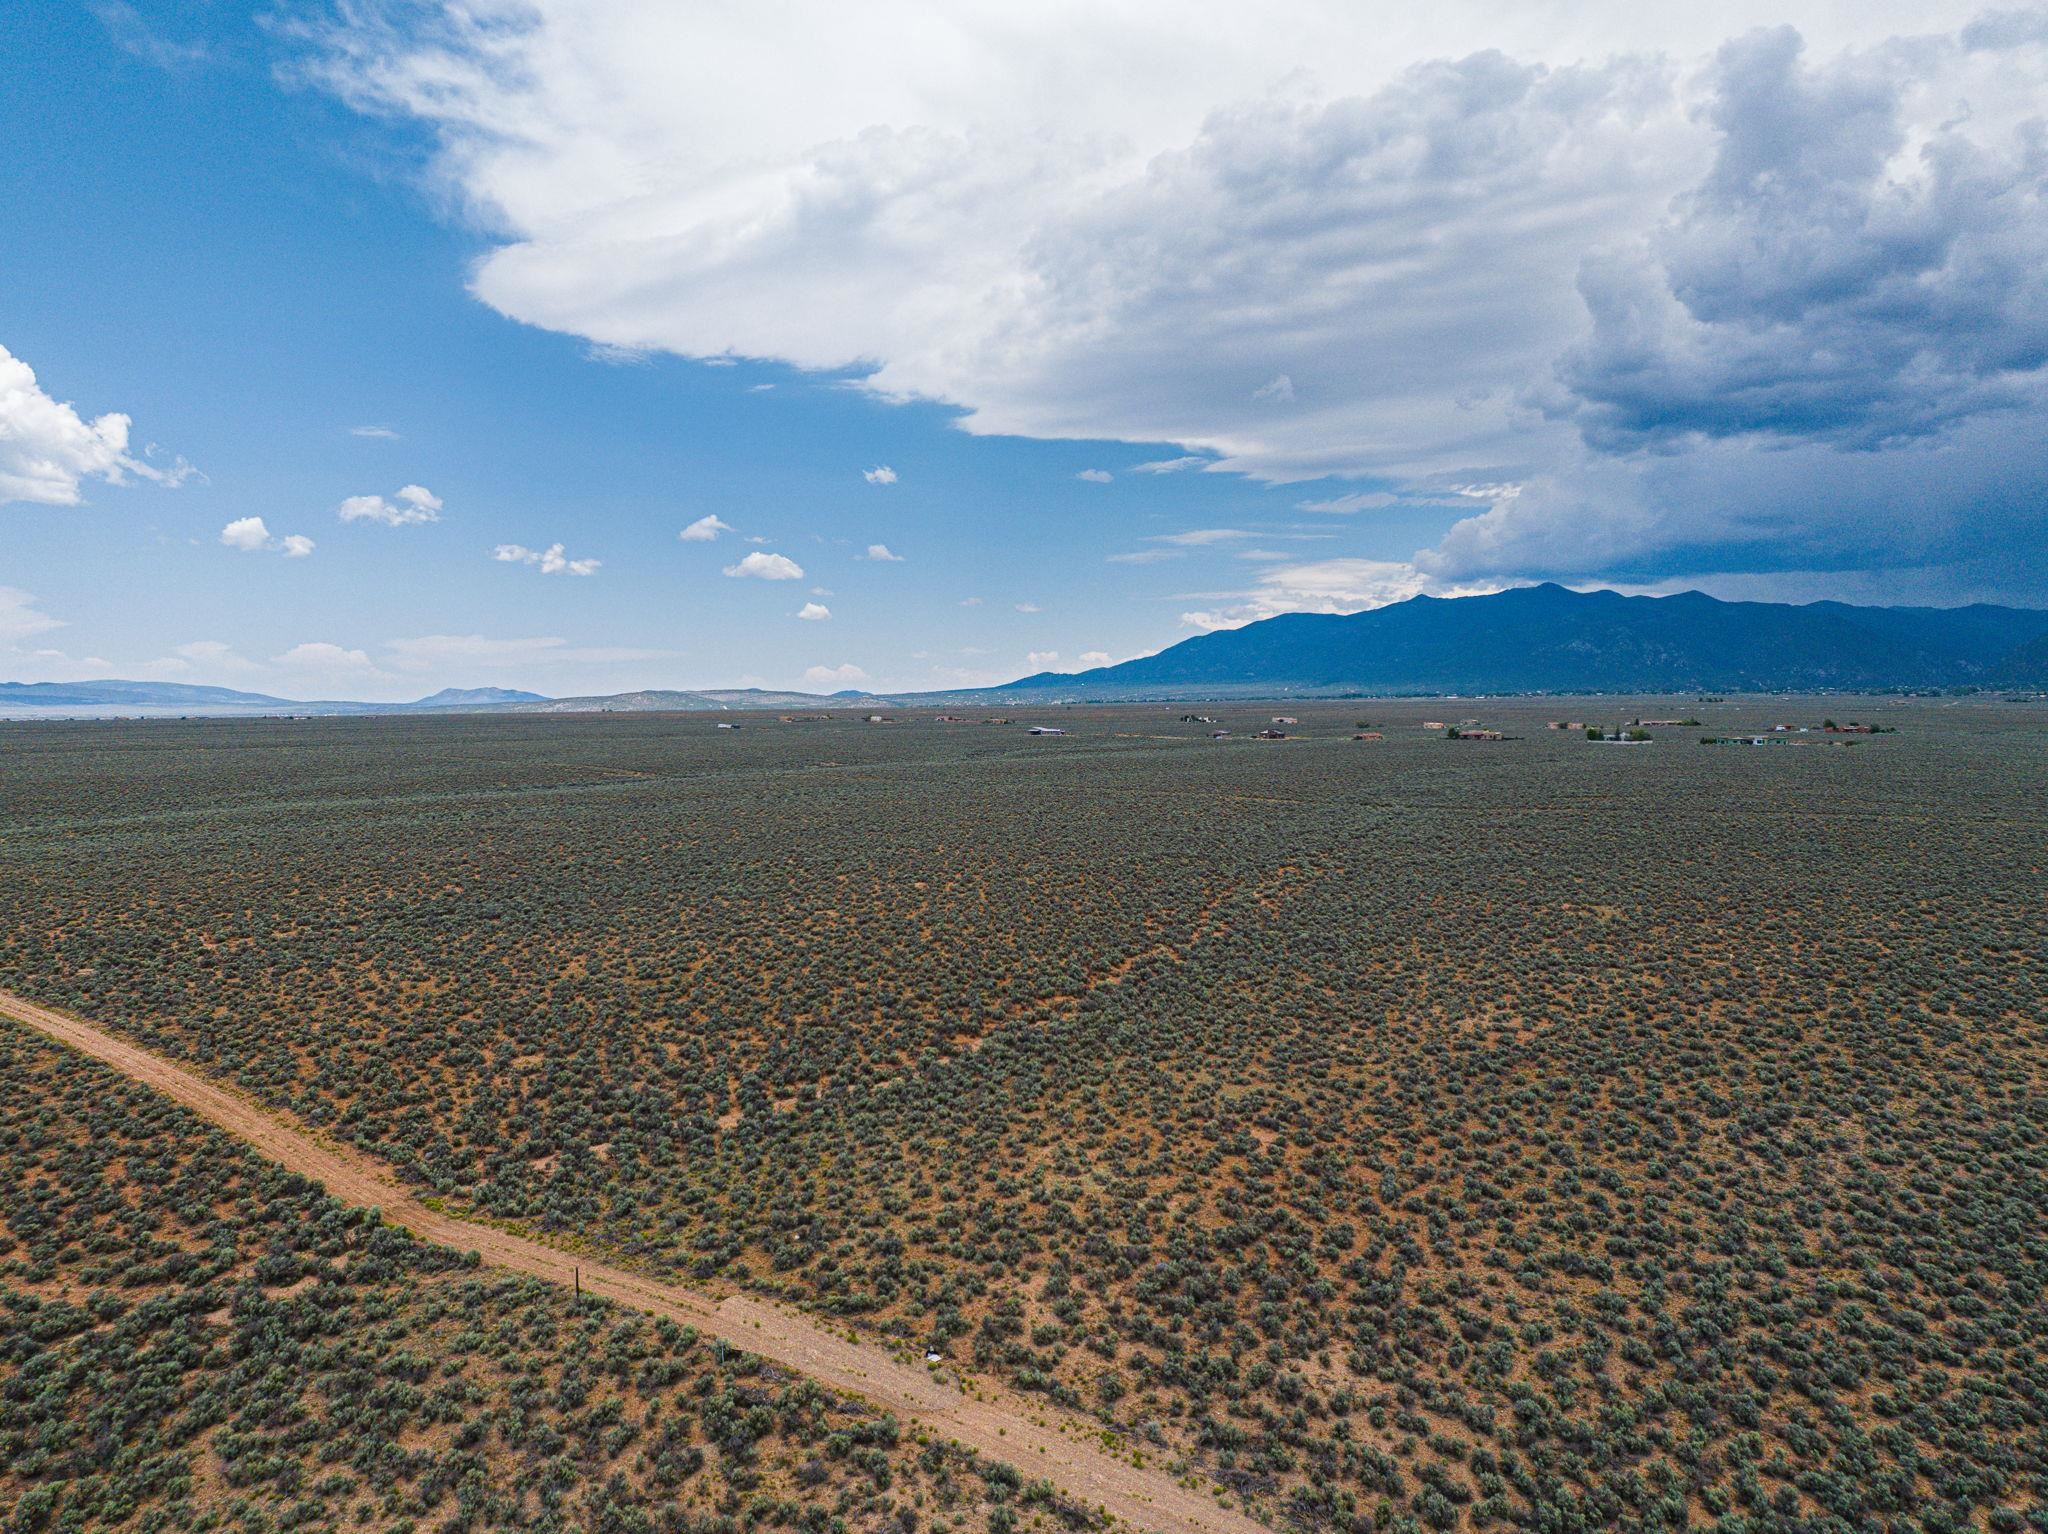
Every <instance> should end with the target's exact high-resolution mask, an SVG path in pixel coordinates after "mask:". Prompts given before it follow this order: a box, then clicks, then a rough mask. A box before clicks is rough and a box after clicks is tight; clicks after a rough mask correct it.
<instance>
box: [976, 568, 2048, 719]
mask: <svg viewBox="0 0 2048 1534" xmlns="http://www.w3.org/2000/svg"><path fill="white" fill-rule="evenodd" d="M2043 682H2048V612H2043V611H2039V610H2035V609H2030V608H2015V607H1993V606H1988V605H1984V604H1981V603H1980V604H1978V605H1975V606H1970V607H1854V606H1851V605H1849V604H1848V603H1845V602H1813V603H1808V604H1805V605H1801V606H1793V605H1790V604H1787V603H1783V602H1723V601H1720V600H1719V599H1717V598H1714V597H1710V596H1706V595H1704V594H1703V593H1701V592H1697V591H1688V592H1683V593H1680V594H1679V595H1676V596H1668V597H1630V596H1623V595H1621V594H1620V593H1619V592H1614V591H1584V592H1580V591H1571V590H1568V589H1566V588H1565V587H1563V586H1557V585H1547V584H1546V585H1541V586H1524V587H1517V588H1515V589H1513V590H1509V591H1502V592H1496V593H1494V594H1493V595H1491V596H1479V597H1455V598H1440V597H1427V596H1419V597H1412V598H1410V599H1409V600H1408V601H1405V602H1396V603H1394V604H1392V605H1391V606H1387V607H1379V608H1374V609H1372V610H1370V611H1368V612H1358V613H1346V614H1342V615H1326V614H1320V613H1285V614H1282V615H1281V616H1279V617H1275V618H1267V619H1264V620H1262V621H1260V622H1257V623H1249V624H1246V625H1245V626H1244V627H1243V628H1238V629H1229V630H1225V631H1222V632H1219V633H1213V634H1203V635H1199V636H1197V637H1196V638H1193V639H1188V640H1183V641H1182V642H1181V643H1179V644H1177V645H1173V646H1171V647H1170V648H1168V649H1165V650H1161V651H1160V652H1159V653H1158V654H1156V655H1148V656H1145V657H1143V658H1142V659H1139V660H1132V661H1125V662H1124V663H1123V664H1121V665H1116V666H1101V667H1097V668H1096V669H1094V670H1092V671H1082V672H1077V673H1068V674H1060V673H1053V672H1040V673H1038V674H1037V675H1034V676H1027V677H1024V678H1021V679H1020V680H1018V681H1016V682H1013V683H1011V684H1010V687H1011V688H1012V689H1016V690H1025V691H1039V692H1042V691H1045V690H1049V689H1050V690H1055V691H1057V692H1059V693H1060V694H1061V695H1062V696H1067V695H1086V696H1093V697H1109V696H1126V695H1138V694H1150V695H1153V696H1169V695H1184V694H1186V693H1189V692H1199V691H1203V690H1208V689H1217V688H1224V689H1229V690H1232V691H1240V690H1243V689H1245V688H1247V687H1249V688H1252V689H1255V690H1259V691H1269V692H1270V691H1283V692H1373V693H1417V694H1422V693H1446V692H1460V693H1480V692H1484V693H1529V692H1557V693H1564V692H1690V691H1714V692H1781V691H1801V690H1815V689H1820V690H1830V689H1833V690H1859V689H1886V688H1894V687H1913V688H1929V687H1959V686H1994V687H1996V686H2019V685H2034V684H2039V683H2043Z"/></svg>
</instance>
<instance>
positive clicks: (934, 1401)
mask: <svg viewBox="0 0 2048 1534" xmlns="http://www.w3.org/2000/svg"><path fill="white" fill-rule="evenodd" d="M0 1015H5V1016H7V1017H10V1018H13V1019H14V1020H15V1021H17V1022H20V1023H23V1024H26V1025H27V1026H28V1027H31V1028H34V1029H36V1030H37V1031H39V1032H41V1033H44V1034H47V1035H49V1036H50V1037H51V1038H53V1039H56V1040H58V1041H59V1042H60V1043H63V1044H67V1045H69V1046H70V1047H72V1048H73V1049H76V1050H79V1051H80V1052H82V1053H84V1054H88V1055H91V1056H92V1057H93V1058H95V1059H97V1060H101V1061H104V1062H105V1063H106V1064H108V1065H111V1066H112V1067H114V1069H116V1070H118V1071H120V1072H121V1073H122V1074H124V1075H126V1076H130V1077H132V1078H134V1079H135V1080H137V1081H140V1082H145V1083H147V1084H148V1085H149V1086H152V1087H154V1088H156V1089H157V1090H158V1091H160V1092H163V1093H165V1094H166V1095H168V1096H170V1097H173V1098H176V1099H177V1100H178V1101H179V1102H181V1103H183V1104H184V1105H185V1106H186V1107H187V1108H190V1109H191V1110H192V1111H193V1112H195V1113H197V1114H199V1115H200V1116H201V1117H202V1118H205V1119H208V1120H210V1121H211V1122H213V1123H215V1124H218V1125H219V1126H220V1127H221V1128H223V1129H225V1130H227V1131H228V1132H229V1133H231V1134H233V1135H236V1136H237V1137H238V1138H240V1139H241V1140H243V1141H245V1142H246V1143H247V1144H248V1145H249V1146H250V1147H251V1148H253V1149H254V1150H256V1151H258V1152H260V1153H261V1154H262V1155H264V1156H267V1157H269V1158H270V1159H271V1160H273V1161H275V1162H277V1163H278V1164H280V1165H281V1166H285V1167H288V1168H290V1169H291V1170H292V1171H294V1172H297V1173H299V1174H300V1175H302V1176H305V1177H309V1178H312V1179H313V1180H314V1181H316V1182H318V1183H320V1184H321V1185H322V1186H323V1187H325V1188H326V1189H327V1191H328V1192H329V1193H330V1194H332V1195H333V1196H334V1197H335V1198H337V1199H340V1200H341V1201H342V1202H343V1203H347V1204H357V1205H363V1206H367V1207H370V1208H374V1209H376V1210H378V1211H380V1212H381V1213H382V1215H383V1217H384V1218H385V1219H386V1220H388V1221H390V1222H391V1223H392V1224H394V1225H399V1226H402V1227H404V1228H405V1229H406V1230H409V1231H411V1232H413V1234H415V1235H417V1236H420V1237H422V1238H424V1239H425V1240H428V1241H433V1242H437V1243H439V1244H440V1245H443V1246H449V1247H453V1248H455V1249H456V1250H457V1251H474V1252H476V1253H477V1254H478V1255H479V1257H481V1259H482V1260H483V1262H484V1263H485V1264H487V1265H488V1266H491V1267H495V1268H504V1269H506V1270H507V1271H509V1272H514V1273H526V1274H531V1275H532V1276H534V1277H536V1278H543V1279H547V1280H548V1281H549V1282H551V1283H557V1284H561V1285H562V1286H564V1287H565V1288H566V1287H568V1286H569V1285H570V1284H571V1283H572V1282H574V1281H576V1278H577V1275H578V1273H579V1272H580V1275H581V1282H582V1286H583V1287H584V1288H585V1289H586V1290H588V1291H589V1292H590V1293H592V1294H597V1295H602V1296H604V1297H605V1298H606V1299H608V1300H611V1301H613V1302H614V1303H615V1304H620V1305H630V1306H633V1307H634V1308H635V1309H638V1310H643V1311H645V1312H647V1313H648V1314H649V1315H655V1316H667V1317H670V1318H671V1319H673V1320H676V1321H678V1322H682V1323H685V1324H687V1325H690V1326H694V1327H696V1328H697V1330H698V1331H699V1332H702V1333H704V1334H706V1335H707V1336H712V1337H722V1338H724V1339H725V1340H726V1341H727V1342H729V1343H732V1344H733V1345H734V1346H737V1347H741V1348H744V1349H746V1350H747V1351H748V1352H750V1353H758V1354H760V1355H761V1356H762V1357H764V1358H770V1359H773V1360H774V1361H775V1362H777V1363H779V1364H784V1365H786V1366H788V1367H789V1368H792V1369H795V1370H798V1371H799V1372H801V1373H804V1374H807V1375H809V1376H810V1377H811V1378H813V1379H815V1380H817V1381H819V1382H820V1383H821V1384H824V1385H827V1386H830V1387H831V1388H833V1389H834V1390H838V1391H842V1392H846V1393H850V1394H855V1395H859V1396H861V1397H863V1398H865V1399H866V1400H868V1401H871V1402H873V1403H874V1404H875V1405H876V1406H878V1407H881V1408H882V1409H884V1410H886V1411H890V1412H893V1413H895V1414H896V1416H897V1417H898V1418H900V1419H901V1420H902V1421H903V1422H904V1423H905V1424H906V1425H910V1424H915V1425H916V1426H919V1427H923V1428H925V1429H927V1430H928V1431H930V1432H931V1433H933V1434H934V1435H936V1436H938V1437H940V1438H946V1439H952V1440H954V1441H955V1442H957V1443H960V1444H963V1445H965V1446H967V1447H969V1448H972V1449H974V1450H975V1451H977V1452H978V1453H981V1454H984V1455H987V1456H988V1457H990V1458H991V1459H999V1460H1006V1461H1008V1462H1009V1463H1010V1464H1013V1465H1015V1466H1016V1467H1017V1468H1018V1470H1019V1471H1020V1472H1021V1473H1022V1474H1023V1475H1024V1476H1025V1477H1026V1478H1027V1479H1040V1478H1042V1479H1045V1480H1048V1481H1051V1482H1052V1483H1053V1485H1054V1486H1056V1487H1057V1488H1059V1490H1060V1491H1061V1492H1063V1493H1065V1494H1066V1495H1067V1496H1069V1497H1072V1498H1074V1499H1076V1500H1077V1501H1080V1502H1084V1503H1087V1504H1088V1505H1090V1506H1100V1507H1102V1508H1104V1509H1106V1510H1107V1511H1109V1512H1110V1513H1112V1514H1114V1515H1115V1516H1116V1517H1118V1518H1120V1519H1123V1520H1124V1521H1125V1522H1127V1523H1130V1524H1133V1525H1135V1526H1137V1527H1139V1528H1142V1529H1150V1530H1156V1531H1158V1534H1261V1531H1262V1530H1263V1529H1264V1525H1262V1524H1259V1523H1256V1522H1254V1521H1253V1520H1252V1519H1250V1518H1248V1517H1246V1516H1245V1515H1244V1514H1243V1513H1240V1512H1237V1511H1234V1510H1232V1509H1228V1508H1225V1507H1223V1506H1222V1505H1220V1504H1219V1503H1218V1502H1217V1501H1216V1499H1215V1496H1214V1495H1213V1494H1212V1493H1210V1492H1208V1491H1206V1490H1192V1489H1190V1488H1188V1487H1184V1486H1182V1485H1180V1484H1179V1483H1178V1482H1177V1481H1175V1480H1174V1479H1173V1477H1172V1476H1170V1475H1168V1474H1167V1473H1166V1472H1165V1471H1163V1470H1159V1469H1154V1468H1150V1467H1148V1468H1145V1469H1139V1468H1138V1467H1136V1466H1134V1465H1132V1464H1131V1463H1130V1462H1129V1461H1128V1459H1125V1458H1119V1457H1117V1456H1116V1455H1114V1454H1112V1453H1110V1452H1109V1450H1108V1449H1106V1448H1105V1447H1103V1446H1102V1443H1101V1439H1100V1430H1099V1429H1097V1428H1095V1427H1093V1425H1092V1424H1091V1423H1090V1422H1089V1421H1088V1420H1087V1419H1085V1418H1082V1417H1079V1416H1075V1415H1065V1414H1062V1413H1060V1412H1059V1410H1058V1409H1057V1408H1054V1407H1052V1406H1050V1405H1047V1404H1040V1403H1035V1402H1026V1401H1025V1400H1023V1399H1022V1398H1020V1397H1018V1396H1017V1395H1015V1394H1014V1393H1012V1392H1009V1391H1006V1390H1004V1389H1003V1388H1002V1387H1000V1386H998V1385H996V1384H994V1383H993V1382H989V1381H979V1380H977V1381H974V1382H972V1384H971V1389H972V1390H973V1391H974V1392H975V1393H974V1394H965V1393H963V1392H962V1390H961V1388H960V1387H959V1386H958V1385H955V1384H952V1383H950V1382H946V1381H942V1380H939V1379H936V1378H934V1377H933V1376H932V1374H931V1373H930V1371H928V1370H926V1369H925V1368H923V1367H921V1366H919V1365H914V1364H905V1363H900V1362H898V1361H897V1360H896V1359H895V1358H893V1357H892V1356H890V1355H889V1354H888V1353H886V1352H884V1351H883V1350H882V1349H880V1348H878V1347H875V1346H872V1345H870V1344H867V1343H861V1342H855V1341H851V1340H849V1339H848V1337H847V1335H846V1333H845V1332H843V1331H833V1330H832V1329H831V1328H830V1327H829V1326H828V1325H826V1324H825V1323H823V1322H820V1321H818V1320H815V1319H813V1318H812V1317H810V1316H808V1315H805V1314H804V1313H802V1312H801V1311H797V1310H794V1309H791V1308H789V1307H787V1306H783V1305H777V1304H773V1303H770V1302H768V1301H765V1300H761V1299H757V1298H754V1297H752V1296H750V1295H740V1294H735V1295H729V1296H727V1297H725V1298H723V1299H717V1298H714V1297H713V1296H711V1295H709V1294H705V1293H701V1292H699V1291H696V1290H692V1289H687V1288H684V1287H682V1286H680V1285H676V1284H667V1283H662V1282H660V1281H659V1280H656V1279H651V1278H645V1277H642V1276H641V1275H639V1274H637V1273H633V1272H631V1271H629V1270H627V1269H625V1268H619V1267H613V1266H610V1265H609V1264H606V1263H602V1262H592V1261H587V1260H585V1259H583V1258H580V1257H571V1256H569V1255H567V1254H565V1253H563V1252H560V1251H557V1250H556V1249H555V1248H553V1247H551V1246H547V1245H544V1244H542V1243H541V1242H538V1241H533V1240H530V1239H528V1238H526V1237H523V1236H516V1235H512V1234H509V1233H508V1232H505V1231H501V1230H494V1229H493V1228H491V1227H490V1226H488V1225H479V1224H475V1223H473V1222H471V1221H468V1220H463V1219H459V1218H457V1217H455V1216H453V1215H449V1214H444V1213H441V1212H440V1211H438V1210H434V1209H429V1208H428V1207H427V1206H426V1205H425V1204H423V1203H421V1202H420V1201H419V1200H418V1199H417V1198H416V1197H414V1196H413V1195H412V1194H411V1193H410V1192H408V1191H407V1190H406V1189H405V1188H404V1187H402V1186H401V1185H400V1184H399V1183H398V1182H397V1181H396V1180H395V1179H394V1178H393V1177H392V1176H391V1174H390V1173H389V1172H388V1171H387V1170H386V1169H385V1168H384V1167H383V1166H381V1165H380V1164H378V1163H377V1162H376V1161H374V1160H372V1159H371V1158H370V1157H368V1156H365V1155H363V1154H362V1153H361V1152H359V1151H356V1150H352V1149H350V1148H348V1147H347V1146H344V1145H340V1144H338V1143H336V1142H334V1141H332V1140H329V1139H326V1138H325V1137H322V1136H318V1135H316V1134H315V1133H314V1132H313V1131H311V1130H309V1129H308V1128H306V1127H305V1126H304V1125H302V1124H300V1123H299V1122H298V1121H297V1120H295V1119H294V1118H292V1117H291V1116H290V1115H289V1114H285V1113H281V1112H278V1111H276V1110H274V1109H270V1108H266V1107H263V1106H261V1105H260V1104H258V1103H256V1102H254V1101H253V1100H252V1099H250V1098H248V1097H246V1096H245V1095H243V1094H242V1093H241V1092H239V1091H236V1090H234V1089H232V1088H228V1087H223V1086H221V1085H219V1084H217V1083H215V1082H212V1081H209V1080H208V1079H206V1078H205V1077H204V1076H201V1075H199V1074H197V1073H195V1072H193V1071H190V1070H187V1069H186V1068H184V1067H183V1066H179V1065H175V1064H173V1063H172V1062H170V1061H168V1060H165V1059H163V1058H161V1057H160V1056H157V1055H155V1054H152V1053H151V1052H150V1051H148V1050H146V1049H144V1048H142V1047H140V1046H139V1045H136V1044H132V1043H130V1042H128V1041H127V1040H125V1039H121V1038H117V1037H115V1036H114V1035H113V1034H110V1033H107V1032H105V1031H103V1030H101V1029H99V1028H96V1027H94V1026H92V1025H91V1024H90V1023H84V1022H80V1021H79V1020H78V1019H76V1018H73V1017H67V1016H65V1015H64V1014H63V1013H59V1012H53V1011H51V1010H50V1009H49V1008H47V1007H39V1006H37V1005H35V1004H34V1003H33V1002H28V1001H24V1000H22V999H21V998H20V997H18V996H14V995H10V994H9V993H7V992H4V991H0Z"/></svg>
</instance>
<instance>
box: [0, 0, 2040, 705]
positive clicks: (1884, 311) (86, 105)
mask: <svg viewBox="0 0 2048 1534" xmlns="http://www.w3.org/2000/svg"><path fill="white" fill-rule="evenodd" d="M1681 11H1683V12H1684V14H1679V12H1681ZM0 52H4V56H5V58H6V59H7V61H8V65H9V68H8V79H9V87H8V90H7V91H6V92H4V93H0V679H7V680H24V681H37V680H74V679H82V678H88V677H107V676H118V677H126V678H153V679H158V680H165V681H185V682H203V683H212V684H218V685H225V686H231V687H241V688H247V689H251V690H256V691H263V692H271V693H277V694H281V695H284V696H291V697H348V698H365V699H379V700H383V699H399V698H407V697H414V696H419V695H422V694H425V693H428V692H431V691H433V690H435V689H437V688H440V687H443V686H464V687H466V686H512V687H523V688H528V689H532V690H535V691H539V692H545V693H549V694H553V695H572V694H583V693H598V692H610V691H619V690H624V689H629V688H640V687H710V686H750V685H752V686H768V687H778V688H782V687H789V688H800V689H805V690H812V691H832V690H836V689H840V688H848V687H853V688H873V689H876V690H889V691H900V690H909V689H914V688H943V687H952V686H974V685H983V684H988V683H994V682H999V681H1003V680H1007V679H1009V678H1012V677H1016V676H1019V675H1023V674H1026V673H1028V672H1033V671H1039V670H1045V669H1054V670H1074V669H1080V668H1083V667H1086V666H1091V665H1098V664H1103V663H1106V662H1108V661H1113V660H1123V659H1127V658H1129V657H1132V656H1135V655H1141V654H1147V653H1150V652H1152V651H1155V650H1158V649H1160V648H1163V647H1164V646H1166V645H1169V644H1172V643H1175V642H1177V641H1179V640H1181V639H1184V638H1187V637H1189V636H1191V635H1194V634H1198V633H1202V632H1206V631H1209V630H1212V629H1215V628H1221V627H1229V626H1233V625H1236V624H1240V623H1243V622H1247V621H1250V620H1253V619H1256V618H1259V617H1264V616H1269V615H1271V614H1273V613H1277V612H1284V611H1295V610H1306V611H1322V612H1342V611H1353V610H1357V609H1359V608H1363V607H1370V606H1376V605H1380V604H1383V603H1386V602H1389V601H1397V600H1401V599H1403V598H1405V597H1408V596H1412V595H1415V594H1417V593H1420V592H1428V593H1432V594H1436V595H1446V596H1455V595H1463V594H1473V593H1480V592H1486V591H1493V590H1498V589H1501V588H1503V587H1506V586H1511V585H1516V584H1521V583H1525V582H1529V581H1535V580H1559V581H1563V582H1565V583H1567V584H1571V585H1576V586H1582V587H1589V586H1611V587H1615V588H1617V589H1621V590H1626V591H1647V592H1663V591H1675V590H1682V589H1688V588H1695V589H1701V590H1707V591H1711V592H1713V593H1715V594H1717V595H1721V596H1726V597H1745V598H1767V599H1772V600H1792V601H1809V600H1815V599H1819V598H1824V597H1834V598H1841V599H1845V600H1851V601H1869V602H1886V603H1916V604H1918V603H1925V604H1932V605H1954V604H1958V603H1963V602H1969V601H1980V600H1982V601H2004V602H2011V603H2017V604H2022V605H2034V606H2048V452H2044V451H2043V444H2044V442H2048V8H2041V7H2024V6H2022V7H2018V8H2012V7H2007V8H2003V9H1985V8H1983V7H1981V6H1976V5H1948V4H1944V3H1942V0H1925V3H1918V4H1914V5H1910V6H1909V5H1904V4H1895V3H1890V0H1863V3H1857V4H1847V3H1839V4H1838V3H1822V0H1731V3H1728V4H1724V5H1721V6H1717V7H1711V8H1710V7H1683V8H1681V7H1666V6H1645V5H1642V4H1640V3H1639V0H1629V3H1626V4H1624V3H1620V0H1576V3H1569V4H1567V3H1562V0H1518V3H1514V4H1508V3H1493V0H1487V3H1478V0H1443V3H1440V4H1437V5H1434V6H1430V7H1415V6H1411V5H1403V6H1390V5H1378V4H1361V3H1357V0H1349V3H1342V4H1338V3H1330V4H1322V3H1308V0H1287V3H1277V4H1269V5H1264V6H1257V7H1252V6H1245V5H1243V4H1242V3H1239V0H1233V3H1229V4H1222V3H1214V0H1176V3H1174V4H1172V5H1167V4H1163V3H1151V0H1145V3H1137V0H1088V3H1080V0H1071V3H1070V0H1032V3H1028V4H1027V3H1022V0H1015V3H1011V0H1005V3H994V0H955V3H950V4H945V5H935V4H907V3H902V0H877V3H874V4H870V5H865V6H845V5H841V4H829V3H807V0H772V3H771V0H747V3H724V0H698V3H694V4H692V5H689V6H676V5H673V4H669V3H666V0H518V3H511V0H466V3H463V4H459V5H449V6H438V5H433V4H427V3H413V0H408V3H396V4H386V3H378V0H347V3H343V4H319V5H316V4H293V3H284V4H272V3H265V4H263V5H261V6H258V7H251V6H250V5H249V4H248V3H247V0H243V3H240V4H231V3H226V0H183V3H176V4H172V3H151V4H144V3H141V0H88V3H72V0H49V3H46V4H41V5H33V6H17V7H10V8H7V9H6V10H5V11H4V12H0Z"/></svg>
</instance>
